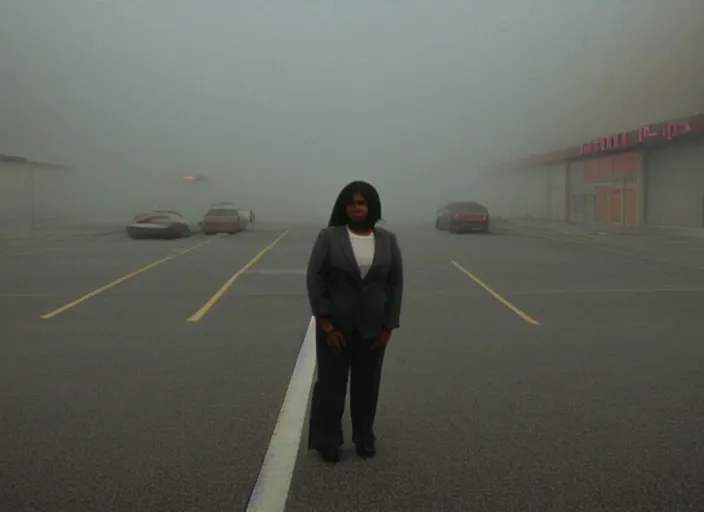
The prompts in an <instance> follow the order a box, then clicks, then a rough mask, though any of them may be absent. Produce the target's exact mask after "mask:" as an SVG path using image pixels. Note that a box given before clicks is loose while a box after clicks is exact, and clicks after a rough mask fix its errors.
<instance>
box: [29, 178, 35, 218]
mask: <svg viewBox="0 0 704 512" xmlns="http://www.w3.org/2000/svg"><path fill="white" fill-rule="evenodd" d="M35 174H36V167H35V166H33V165H32V166H31V167H30V168H29V208H30V211H29V229H30V231H34V229H35V227H36V206H35V203H36V199H35V191H34V181H35Z"/></svg>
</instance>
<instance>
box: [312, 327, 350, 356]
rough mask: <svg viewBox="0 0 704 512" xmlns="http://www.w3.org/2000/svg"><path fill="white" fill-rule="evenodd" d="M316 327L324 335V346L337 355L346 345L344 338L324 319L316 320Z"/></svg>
mask: <svg viewBox="0 0 704 512" xmlns="http://www.w3.org/2000/svg"><path fill="white" fill-rule="evenodd" d="M318 325H319V326H320V328H321V329H322V331H323V332H324V333H325V344H326V345H327V346H328V347H330V349H331V350H332V351H333V352H335V353H336V354H339V353H340V352H341V351H342V349H343V348H344V346H345V344H346V343H347V340H345V336H344V335H343V334H342V333H341V332H340V331H338V330H337V329H335V326H334V325H333V324H332V322H331V321H330V320H328V319H326V318H321V319H320V320H318Z"/></svg>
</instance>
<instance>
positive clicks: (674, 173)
mask: <svg viewBox="0 0 704 512" xmlns="http://www.w3.org/2000/svg"><path fill="white" fill-rule="evenodd" d="M497 171H498V172H499V173H500V171H507V173H506V174H505V176H504V178H503V181H504V184H503V186H504V187H506V186H509V185H510V184H511V183H512V182H513V183H518V182H520V183H521V184H522V185H521V186H523V184H524V182H527V181H531V182H532V184H533V185H534V186H532V187H531V189H530V193H533V195H534V197H537V198H538V199H537V200H535V201H534V202H533V204H532V205H531V207H530V208H524V209H523V211H522V212H521V213H522V214H528V215H534V216H536V217H543V218H547V219H551V220H558V221H566V222H599V223H603V224H617V225H626V226H639V225H646V224H647V225H660V226H681V227H704V114H698V115H693V116H690V117H686V118H680V119H674V120H670V121H663V122H659V123H654V124H650V125H647V126H642V127H640V128H638V129H635V130H630V131H626V132H620V133H612V134H609V135H606V136H604V137H600V138H597V139H593V140H588V141H583V142H582V143H581V144H579V145H575V146H572V147H569V148H566V149H562V150H558V151H552V152H548V153H542V154H537V155H531V156H528V157H526V158H524V159H521V160H519V161H516V162H509V163H507V164H503V165H501V166H500V169H497ZM512 188H514V189H516V185H515V184H514V186H513V187H512ZM527 193H528V192H527ZM514 213H517V212H514Z"/></svg>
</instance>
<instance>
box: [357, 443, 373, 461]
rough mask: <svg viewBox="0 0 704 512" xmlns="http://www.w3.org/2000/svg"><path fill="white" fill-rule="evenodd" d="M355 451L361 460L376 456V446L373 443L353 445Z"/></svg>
mask: <svg viewBox="0 0 704 512" xmlns="http://www.w3.org/2000/svg"><path fill="white" fill-rule="evenodd" d="M355 451H356V452H357V455H359V456H360V457H362V458H363V459H371V458H372V457H374V455H376V446H375V445H374V442H366V443H357V444H355Z"/></svg>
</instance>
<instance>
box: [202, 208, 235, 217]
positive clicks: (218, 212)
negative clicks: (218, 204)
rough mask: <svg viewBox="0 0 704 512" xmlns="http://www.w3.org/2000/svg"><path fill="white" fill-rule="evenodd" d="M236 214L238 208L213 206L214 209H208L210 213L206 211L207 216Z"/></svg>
mask: <svg viewBox="0 0 704 512" xmlns="http://www.w3.org/2000/svg"><path fill="white" fill-rule="evenodd" d="M236 214H237V211H236V210H232V209H229V208H213V209H212V210H208V213H206V214H205V216H206V217H231V216H233V215H236Z"/></svg>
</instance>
